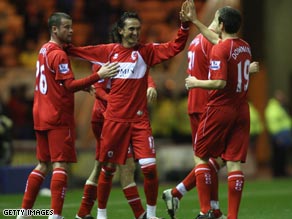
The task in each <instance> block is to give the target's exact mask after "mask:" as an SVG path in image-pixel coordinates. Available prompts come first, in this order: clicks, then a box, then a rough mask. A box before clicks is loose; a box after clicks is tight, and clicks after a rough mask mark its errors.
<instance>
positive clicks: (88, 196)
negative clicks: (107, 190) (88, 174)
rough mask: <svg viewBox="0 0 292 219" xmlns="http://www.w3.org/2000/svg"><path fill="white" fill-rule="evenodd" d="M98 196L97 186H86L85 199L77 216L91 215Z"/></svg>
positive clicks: (83, 198)
mask: <svg viewBox="0 0 292 219" xmlns="http://www.w3.org/2000/svg"><path fill="white" fill-rule="evenodd" d="M96 196H97V185H96V184H95V185H94V184H85V185H84V189H83V197H82V201H81V205H80V208H79V211H78V213H77V215H78V216H79V217H84V216H86V215H88V214H90V212H91V210H92V207H93V205H94V202H95V200H96Z"/></svg>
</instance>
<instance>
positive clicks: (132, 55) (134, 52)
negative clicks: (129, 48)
mask: <svg viewBox="0 0 292 219" xmlns="http://www.w3.org/2000/svg"><path fill="white" fill-rule="evenodd" d="M131 58H132V60H134V61H135V60H136V59H137V58H138V54H137V51H133V52H132V54H131Z"/></svg>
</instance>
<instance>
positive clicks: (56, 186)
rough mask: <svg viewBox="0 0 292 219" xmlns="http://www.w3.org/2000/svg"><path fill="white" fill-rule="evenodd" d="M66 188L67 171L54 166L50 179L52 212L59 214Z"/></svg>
mask: <svg viewBox="0 0 292 219" xmlns="http://www.w3.org/2000/svg"><path fill="white" fill-rule="evenodd" d="M66 189H67V172H66V170H65V169H63V168H55V169H54V170H53V175H52V179H51V193H52V199H51V209H53V210H54V214H57V215H61V214H62V209H63V204H64V199H65V194H66Z"/></svg>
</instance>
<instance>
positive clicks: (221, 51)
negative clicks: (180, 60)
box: [186, 0, 251, 219]
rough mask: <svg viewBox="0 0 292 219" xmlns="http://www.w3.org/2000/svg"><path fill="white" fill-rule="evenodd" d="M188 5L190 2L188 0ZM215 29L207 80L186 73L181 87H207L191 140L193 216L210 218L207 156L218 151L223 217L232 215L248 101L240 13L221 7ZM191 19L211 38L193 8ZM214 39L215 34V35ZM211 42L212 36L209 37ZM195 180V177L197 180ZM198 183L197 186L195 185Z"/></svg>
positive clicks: (243, 157)
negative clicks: (223, 175) (224, 179)
mask: <svg viewBox="0 0 292 219" xmlns="http://www.w3.org/2000/svg"><path fill="white" fill-rule="evenodd" d="M189 10H190V11H193V10H195V8H194V3H193V1H191V0H189ZM218 13H219V14H218V31H219V33H220V35H221V38H222V39H221V40H219V43H218V44H217V45H214V46H213V48H212V52H211V55H210V72H209V80H199V79H197V78H195V77H189V78H186V87H188V88H195V87H200V88H204V89H210V91H209V100H208V103H207V110H206V111H205V112H204V113H203V115H202V119H201V122H200V124H199V127H198V131H197V138H196V141H195V143H194V152H195V165H196V167H195V168H196V169H195V171H196V181H197V185H198V186H197V189H198V195H199V201H200V206H201V214H200V215H199V216H198V217H197V218H214V216H212V212H208V209H207V208H208V206H209V205H210V200H209V198H210V196H208V195H207V196H206V195H205V194H210V184H211V183H212V182H211V179H210V178H206V176H210V172H208V171H210V170H209V168H207V167H208V166H207V162H208V159H209V158H210V157H219V156H221V157H222V158H223V160H225V161H226V165H227V171H228V216H227V218H228V219H237V218H238V211H239V205H240V201H241V195H242V190H243V185H244V174H243V172H242V169H241V163H242V162H245V160H246V156H247V149H248V144H249V126H250V118H249V107H248V102H247V90H248V83H249V65H250V62H251V50H250V46H249V45H248V43H246V42H245V41H243V40H242V39H240V38H238V36H237V32H238V30H239V28H240V24H241V15H240V13H239V12H238V11H237V10H235V9H233V8H231V7H223V8H221V9H219V12H218ZM192 22H193V23H194V24H195V25H196V26H197V27H198V28H199V30H200V31H201V32H202V34H203V35H204V36H206V37H207V38H208V39H210V40H212V36H214V33H213V32H212V31H210V30H208V28H207V27H206V26H204V25H203V24H202V23H201V22H200V21H198V19H197V16H196V14H195V13H193V18H192ZM215 39H217V41H218V36H215ZM215 43H216V42H215ZM199 181H200V183H198V182H199ZM199 185H200V186H199ZM206 206H207V207H206Z"/></svg>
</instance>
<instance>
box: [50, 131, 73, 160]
mask: <svg viewBox="0 0 292 219" xmlns="http://www.w3.org/2000/svg"><path fill="white" fill-rule="evenodd" d="M48 141H49V148H50V154H51V161H52V162H77V157H76V150H75V129H74V128H69V127H68V128H60V129H52V130H49V131H48Z"/></svg>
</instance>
